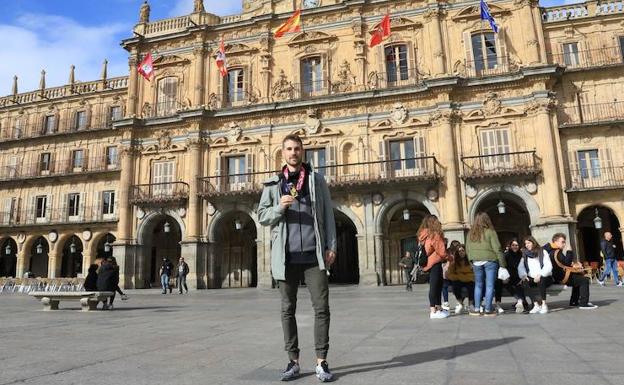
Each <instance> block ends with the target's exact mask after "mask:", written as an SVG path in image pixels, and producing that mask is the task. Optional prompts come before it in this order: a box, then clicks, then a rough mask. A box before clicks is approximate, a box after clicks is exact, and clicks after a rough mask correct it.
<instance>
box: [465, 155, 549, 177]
mask: <svg viewBox="0 0 624 385" xmlns="http://www.w3.org/2000/svg"><path fill="white" fill-rule="evenodd" d="M461 160H462V166H463V173H462V179H463V180H473V181H478V180H483V179H491V178H505V177H513V176H519V177H524V176H535V175H537V174H539V173H540V167H539V165H538V160H537V156H536V154H535V151H519V152H508V153H500V154H493V155H479V156H463V157H462V158H461Z"/></svg>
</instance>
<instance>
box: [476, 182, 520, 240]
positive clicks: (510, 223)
mask: <svg viewBox="0 0 624 385" xmlns="http://www.w3.org/2000/svg"><path fill="white" fill-rule="evenodd" d="M475 212H485V213H486V214H487V215H488V216H489V217H490V219H491V220H492V224H493V225H494V229H495V230H496V234H497V235H498V240H499V241H500V244H501V246H502V247H503V249H504V248H505V246H506V245H508V244H509V242H511V240H512V239H514V238H516V239H518V240H520V241H521V244H522V239H524V238H525V237H526V236H528V235H531V227H530V226H531V218H530V216H529V212H528V210H527V208H526V207H525V205H524V202H523V201H522V199H520V198H519V197H517V196H515V195H514V194H511V193H508V192H501V193H499V194H491V195H489V196H487V197H485V198H484V199H483V200H482V201H481V202H479V206H478V207H477V210H476V211H475Z"/></svg>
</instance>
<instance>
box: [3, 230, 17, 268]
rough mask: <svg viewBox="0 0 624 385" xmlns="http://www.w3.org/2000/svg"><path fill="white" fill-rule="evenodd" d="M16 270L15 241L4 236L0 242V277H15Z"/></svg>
mask: <svg viewBox="0 0 624 385" xmlns="http://www.w3.org/2000/svg"><path fill="white" fill-rule="evenodd" d="M16 271H17V243H15V241H14V240H13V238H10V237H9V238H6V239H5V240H4V241H3V242H2V243H0V277H15V274H16Z"/></svg>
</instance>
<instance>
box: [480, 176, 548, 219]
mask: <svg viewBox="0 0 624 385" xmlns="http://www.w3.org/2000/svg"><path fill="white" fill-rule="evenodd" d="M501 193H505V197H506V198H510V199H512V200H514V201H515V202H516V203H519V204H521V205H522V206H524V208H525V209H526V210H527V213H528V214H529V218H530V221H531V227H533V226H536V225H537V224H538V222H539V217H540V208H539V205H538V204H537V202H536V201H535V199H534V198H533V197H532V196H531V194H529V193H528V192H527V191H526V190H524V189H523V188H521V187H518V186H515V185H510V184H504V185H498V186H490V187H487V188H484V189H483V190H481V191H479V193H478V194H477V196H475V198H474V199H473V200H472V203H471V204H470V206H469V208H468V220H469V221H470V223H472V222H473V221H474V217H475V215H476V214H477V210H478V208H479V206H480V205H481V203H483V201H484V200H485V199H486V198H489V197H491V196H492V195H494V194H501ZM514 198H515V199H514Z"/></svg>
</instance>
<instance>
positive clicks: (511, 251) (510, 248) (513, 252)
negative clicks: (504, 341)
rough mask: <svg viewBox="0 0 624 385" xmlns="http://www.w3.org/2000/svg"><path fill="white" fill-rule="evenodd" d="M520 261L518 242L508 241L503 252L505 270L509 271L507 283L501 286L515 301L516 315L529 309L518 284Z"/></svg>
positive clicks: (520, 283)
mask: <svg viewBox="0 0 624 385" xmlns="http://www.w3.org/2000/svg"><path fill="white" fill-rule="evenodd" d="M520 260H522V247H521V246H520V241H519V240H518V239H516V238H513V239H512V240H511V241H509V244H508V245H507V250H505V262H507V270H508V271H509V282H507V283H505V284H504V285H503V286H504V287H505V289H507V291H508V292H509V293H510V294H511V295H513V297H514V298H515V300H516V304H515V308H516V313H523V312H524V311H525V310H528V307H529V305H528V303H527V301H526V297H525V295H524V289H523V288H522V282H520V277H519V276H518V265H519V264H520Z"/></svg>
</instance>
